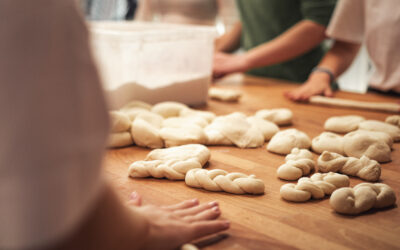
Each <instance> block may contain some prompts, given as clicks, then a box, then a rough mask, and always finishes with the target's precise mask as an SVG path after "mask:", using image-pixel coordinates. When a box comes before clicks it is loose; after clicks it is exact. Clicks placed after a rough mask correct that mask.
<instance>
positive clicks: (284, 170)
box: [277, 148, 315, 181]
mask: <svg viewBox="0 0 400 250" xmlns="http://www.w3.org/2000/svg"><path fill="white" fill-rule="evenodd" d="M285 161H286V163H285V164H283V165H281V166H280V167H279V168H278V170H277V174H278V177H279V178H281V179H284V180H288V181H294V180H298V179H299V178H300V177H302V176H303V175H308V174H310V172H311V171H312V170H314V168H315V162H314V161H313V159H312V153H311V152H310V151H308V150H307V149H298V148H294V149H292V151H291V153H290V154H288V155H287V156H286V158H285Z"/></svg>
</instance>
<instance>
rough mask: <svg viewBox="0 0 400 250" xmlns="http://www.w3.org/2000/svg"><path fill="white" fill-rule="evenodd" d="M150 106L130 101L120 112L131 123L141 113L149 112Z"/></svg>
mask: <svg viewBox="0 0 400 250" xmlns="http://www.w3.org/2000/svg"><path fill="white" fill-rule="evenodd" d="M151 107H152V106H151V105H150V104H148V103H145V102H142V101H132V102H130V103H128V104H126V105H125V106H123V107H122V108H121V109H120V111H121V112H122V113H124V114H126V115H127V116H128V117H129V119H131V121H133V120H135V118H136V116H137V115H138V114H140V113H143V112H150V110H151Z"/></svg>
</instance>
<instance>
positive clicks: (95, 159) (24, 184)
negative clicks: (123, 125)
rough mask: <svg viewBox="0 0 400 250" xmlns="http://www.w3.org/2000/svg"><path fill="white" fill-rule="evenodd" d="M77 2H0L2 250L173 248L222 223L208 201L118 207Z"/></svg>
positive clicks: (135, 201)
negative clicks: (105, 171) (105, 168)
mask: <svg viewBox="0 0 400 250" xmlns="http://www.w3.org/2000/svg"><path fill="white" fill-rule="evenodd" d="M75 3H76V2H75V1H71V0H58V1H53V0H36V1H24V3H23V4H22V2H21V1H15V0H3V1H0V18H1V21H0V32H1V34H2V39H0V58H1V60H0V114H1V116H2V117H3V119H2V121H1V123H0V138H1V140H2V143H1V146H0V200H1V202H0V249H37V248H40V249H47V248H56V249H175V248H177V247H179V246H180V245H182V244H183V243H186V242H190V241H191V240H194V239H196V238H199V237H202V236H206V235H209V234H212V233H217V232H219V231H221V230H225V229H227V228H228V227H229V222H228V221H222V220H215V219H216V218H217V217H219V215H220V210H219V208H218V204H217V203H216V202H211V203H206V204H201V205H200V204H199V203H198V201H197V200H196V199H193V200H188V201H184V202H181V203H179V204H175V205H170V206H161V207H158V206H151V205H147V206H140V203H141V198H140V196H139V195H138V194H137V193H132V194H131V197H130V201H129V202H128V204H123V203H122V202H121V201H120V200H119V199H118V198H117V196H116V194H115V192H114V191H113V189H112V188H111V186H110V184H108V183H107V181H105V180H104V179H105V178H104V177H103V176H102V174H101V164H102V156H103V153H104V150H105V142H106V137H107V134H108V133H107V132H108V131H107V130H108V116H107V112H106V105H105V101H104V98H103V92H102V90H101V87H100V81H99V77H98V74H97V71H96V68H95V65H94V63H93V60H92V56H91V54H90V49H89V43H88V32H87V30H86V27H85V23H84V21H83V18H82V17H81V16H80V15H79V12H78V10H77V7H76V6H75Z"/></svg>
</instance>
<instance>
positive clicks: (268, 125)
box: [247, 116, 279, 141]
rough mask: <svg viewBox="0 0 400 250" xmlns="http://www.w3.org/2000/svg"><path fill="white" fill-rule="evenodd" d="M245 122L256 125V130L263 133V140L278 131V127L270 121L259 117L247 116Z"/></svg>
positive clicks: (266, 139)
mask: <svg viewBox="0 0 400 250" xmlns="http://www.w3.org/2000/svg"><path fill="white" fill-rule="evenodd" d="M247 122H248V123H250V124H251V125H254V126H255V127H257V129H258V130H260V131H261V133H262V134H263V135H264V140H265V141H269V140H271V138H272V136H274V135H275V134H276V133H278V132H279V127H278V126H277V125H276V124H275V123H273V122H270V121H267V120H264V119H261V118H259V117H256V116H250V117H247Z"/></svg>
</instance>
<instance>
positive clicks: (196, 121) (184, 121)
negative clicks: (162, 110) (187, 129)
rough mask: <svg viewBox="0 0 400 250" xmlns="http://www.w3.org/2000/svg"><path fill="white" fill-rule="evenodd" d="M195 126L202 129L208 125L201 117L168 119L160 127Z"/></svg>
mask: <svg viewBox="0 0 400 250" xmlns="http://www.w3.org/2000/svg"><path fill="white" fill-rule="evenodd" d="M191 125H197V126H199V127H202V128H204V127H205V126H207V125H208V122H207V120H206V119H204V118H203V117H201V116H186V117H170V118H167V119H165V120H164V121H163V123H162V127H183V126H191Z"/></svg>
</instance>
